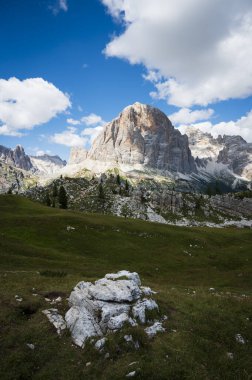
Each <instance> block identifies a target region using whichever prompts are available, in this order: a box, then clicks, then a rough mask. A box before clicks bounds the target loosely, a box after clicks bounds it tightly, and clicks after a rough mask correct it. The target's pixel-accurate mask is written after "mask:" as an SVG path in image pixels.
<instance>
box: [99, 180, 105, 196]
mask: <svg viewBox="0 0 252 380" xmlns="http://www.w3.org/2000/svg"><path fill="white" fill-rule="evenodd" d="M98 197H99V198H100V199H105V194H104V189H103V186H102V183H100V184H99V187H98Z"/></svg>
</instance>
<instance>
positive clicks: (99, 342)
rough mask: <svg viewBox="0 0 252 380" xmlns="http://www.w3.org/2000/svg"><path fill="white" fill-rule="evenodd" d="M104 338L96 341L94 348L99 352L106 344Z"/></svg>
mask: <svg viewBox="0 0 252 380" xmlns="http://www.w3.org/2000/svg"><path fill="white" fill-rule="evenodd" d="M106 340H107V339H106V338H101V339H99V340H97V342H96V343H95V345H94V346H95V348H96V349H97V350H98V351H101V350H102V349H103V348H104V346H105V343H106Z"/></svg>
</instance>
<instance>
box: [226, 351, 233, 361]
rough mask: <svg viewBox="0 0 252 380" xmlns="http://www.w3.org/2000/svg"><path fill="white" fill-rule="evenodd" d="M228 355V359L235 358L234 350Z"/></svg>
mask: <svg viewBox="0 0 252 380" xmlns="http://www.w3.org/2000/svg"><path fill="white" fill-rule="evenodd" d="M227 357H228V359H231V360H233V359H234V354H233V353H232V352H227Z"/></svg>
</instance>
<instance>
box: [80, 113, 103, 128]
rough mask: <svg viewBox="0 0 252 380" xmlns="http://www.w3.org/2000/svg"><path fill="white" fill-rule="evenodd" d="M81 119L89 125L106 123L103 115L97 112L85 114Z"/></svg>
mask: <svg viewBox="0 0 252 380" xmlns="http://www.w3.org/2000/svg"><path fill="white" fill-rule="evenodd" d="M81 121H82V122H83V123H84V124H86V125H88V126H90V125H97V124H105V121H104V120H102V118H101V116H99V115H96V114H95V113H91V114H90V115H88V116H83V117H82V118H81Z"/></svg>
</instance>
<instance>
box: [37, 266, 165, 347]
mask: <svg viewBox="0 0 252 380" xmlns="http://www.w3.org/2000/svg"><path fill="white" fill-rule="evenodd" d="M153 293H154V292H152V290H151V289H150V288H146V287H141V281H140V278H139V275H138V274H137V273H136V272H133V273H131V272H128V271H125V270H123V271H120V272H118V273H110V274H107V275H106V276H105V277H104V278H102V279H100V280H98V281H96V282H95V283H94V284H92V283H90V282H84V281H81V282H79V283H78V284H77V285H76V287H75V288H74V290H73V291H72V293H71V295H70V297H69V305H70V309H69V310H68V311H67V313H66V315H65V322H66V326H67V328H68V329H69V330H70V332H71V335H72V339H73V341H74V343H75V344H76V345H78V346H80V347H83V346H84V344H85V342H86V340H87V339H88V338H91V337H99V340H98V341H97V342H96V344H95V347H96V348H97V349H99V347H100V346H103V345H104V344H105V340H104V339H103V338H102V337H103V335H104V334H106V333H108V332H115V331H117V330H119V329H121V328H122V327H123V326H124V325H125V324H126V323H128V324H129V325H131V326H133V327H134V326H137V325H138V323H140V324H146V323H147V324H149V327H150V328H151V326H150V324H151V322H152V324H153V323H154V322H155V323H156V322H157V321H156V320H155V321H150V320H149V318H148V314H147V312H148V311H149V310H152V311H153V310H156V312H157V313H158V305H157V303H156V302H155V301H154V300H152V299H151V298H147V297H148V296H150V295H151V294H153ZM43 313H44V314H46V315H47V317H48V319H49V320H50V322H51V323H53V324H54V325H55V327H56V328H57V331H58V330H59V329H63V328H64V326H65V325H64V319H63V317H61V316H59V315H58V314H57V315H56V310H55V309H50V310H46V311H44V312H43ZM159 325H160V326H159V329H157V331H156V332H158V331H164V328H161V327H162V324H161V322H160V323H159ZM151 331H152V334H149V330H146V333H147V334H148V335H149V336H151V337H152V336H153V335H155V332H154V333H153V328H151ZM58 332H59V331H58Z"/></svg>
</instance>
